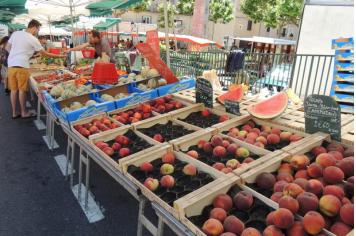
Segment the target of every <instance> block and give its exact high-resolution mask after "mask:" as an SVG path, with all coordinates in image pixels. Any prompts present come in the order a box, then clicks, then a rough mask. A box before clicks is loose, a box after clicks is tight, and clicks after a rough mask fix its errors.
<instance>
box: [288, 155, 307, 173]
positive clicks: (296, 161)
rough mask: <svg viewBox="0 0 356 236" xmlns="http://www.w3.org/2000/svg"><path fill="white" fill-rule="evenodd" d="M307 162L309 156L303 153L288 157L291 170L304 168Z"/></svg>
mask: <svg viewBox="0 0 356 236" xmlns="http://www.w3.org/2000/svg"><path fill="white" fill-rule="evenodd" d="M309 164H310V161H309V158H308V157H306V156H304V155H298V156H293V157H292V159H290V166H291V168H292V169H293V170H305V169H306V168H307V166H308V165H309Z"/></svg>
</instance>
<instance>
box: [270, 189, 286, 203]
mask: <svg viewBox="0 0 356 236" xmlns="http://www.w3.org/2000/svg"><path fill="white" fill-rule="evenodd" d="M283 196H284V194H283V192H275V193H274V194H272V196H271V200H272V201H274V202H275V203H278V201H279V199H281V197H283Z"/></svg>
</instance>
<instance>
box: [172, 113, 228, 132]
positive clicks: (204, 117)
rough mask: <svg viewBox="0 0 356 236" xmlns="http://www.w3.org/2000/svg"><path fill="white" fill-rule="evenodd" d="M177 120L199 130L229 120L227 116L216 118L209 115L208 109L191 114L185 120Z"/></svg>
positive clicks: (216, 116)
mask: <svg viewBox="0 0 356 236" xmlns="http://www.w3.org/2000/svg"><path fill="white" fill-rule="evenodd" d="M178 120H181V121H183V122H186V123H189V124H191V125H195V126H198V127H201V128H208V127H210V126H213V125H216V124H218V123H221V122H224V121H227V120H229V117H228V116H227V115H222V116H218V115H215V114H213V113H211V112H210V110H209V109H204V110H203V111H201V112H192V113H190V114H189V115H188V116H187V117H186V118H185V119H181V118H178Z"/></svg>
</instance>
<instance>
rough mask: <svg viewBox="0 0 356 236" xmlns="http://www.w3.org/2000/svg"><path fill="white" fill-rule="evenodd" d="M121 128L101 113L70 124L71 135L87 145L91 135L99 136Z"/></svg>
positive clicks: (120, 125)
mask: <svg viewBox="0 0 356 236" xmlns="http://www.w3.org/2000/svg"><path fill="white" fill-rule="evenodd" d="M122 126H123V125H122V124H118V123H115V121H114V120H113V119H111V118H110V117H108V116H107V115H106V113H101V114H98V115H94V116H91V117H88V118H84V119H81V120H77V121H73V122H71V123H70V127H71V129H72V131H73V133H75V134H76V135H77V136H78V137H79V138H81V139H82V140H83V141H84V142H85V143H87V144H89V139H90V137H91V136H92V135H94V134H100V133H103V132H106V131H109V130H113V129H116V128H119V127H122Z"/></svg>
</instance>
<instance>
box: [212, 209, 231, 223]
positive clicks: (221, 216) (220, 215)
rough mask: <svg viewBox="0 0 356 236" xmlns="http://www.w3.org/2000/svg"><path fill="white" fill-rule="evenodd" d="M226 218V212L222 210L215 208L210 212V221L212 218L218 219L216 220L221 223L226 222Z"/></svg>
mask: <svg viewBox="0 0 356 236" xmlns="http://www.w3.org/2000/svg"><path fill="white" fill-rule="evenodd" d="M226 217H227V214H226V211H225V210H224V209H222V208H214V209H212V210H211V212H210V219H211V218H213V219H216V220H218V221H220V222H221V223H223V222H224V220H225V219H226Z"/></svg>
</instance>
